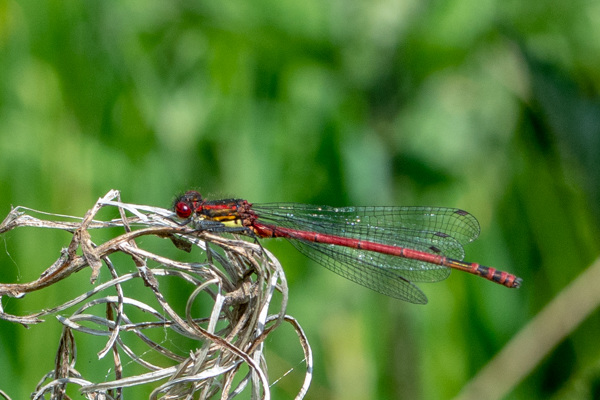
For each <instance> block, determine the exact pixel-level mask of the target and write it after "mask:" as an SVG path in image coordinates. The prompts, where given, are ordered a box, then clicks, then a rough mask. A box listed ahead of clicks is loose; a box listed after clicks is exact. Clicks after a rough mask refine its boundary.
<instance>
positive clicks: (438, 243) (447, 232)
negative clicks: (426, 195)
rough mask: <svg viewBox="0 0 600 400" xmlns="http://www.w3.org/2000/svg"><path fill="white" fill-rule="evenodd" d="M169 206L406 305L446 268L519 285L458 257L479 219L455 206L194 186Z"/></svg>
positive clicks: (421, 299)
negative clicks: (224, 193)
mask: <svg viewBox="0 0 600 400" xmlns="http://www.w3.org/2000/svg"><path fill="white" fill-rule="evenodd" d="M173 208H174V210H175V213H176V214H177V216H178V217H179V218H182V219H184V220H186V221H185V223H187V224H191V226H193V227H194V228H195V229H203V230H210V231H214V232H230V233H243V234H248V235H253V236H257V237H261V238H286V239H288V240H289V241H290V242H291V243H292V244H293V245H294V246H295V247H296V248H297V249H298V250H299V251H300V252H302V253H303V254H305V255H306V256H308V257H310V258H312V259H313V260H314V261H316V262H317V263H319V264H321V265H323V266H325V267H327V268H329V269H330V270H331V271H333V272H335V273H337V274H339V275H341V276H343V277H345V278H347V279H349V280H351V281H353V282H356V283H358V284H361V285H363V286H366V287H368V288H370V289H373V290H375V291H377V292H379V293H382V294H384V295H387V296H391V297H395V298H398V299H401V300H405V301H409V302H411V303H417V304H425V303H427V297H425V294H424V293H423V292H422V291H421V290H420V289H419V288H418V287H417V286H416V285H415V284H414V283H413V282H437V281H440V280H443V279H445V278H447V277H448V275H449V274H450V271H451V270H452V269H457V270H460V271H465V272H468V273H471V274H474V275H478V276H481V277H482V278H485V279H487V280H490V281H492V282H496V283H499V284H501V285H504V286H506V287H509V288H518V287H519V286H520V285H521V282H522V280H521V278H518V277H516V276H515V275H513V274H510V273H508V272H504V271H500V270H497V269H495V268H491V267H486V266H483V265H479V264H475V263H468V262H464V261H461V260H462V259H463V257H464V250H463V245H465V244H467V243H469V242H471V241H473V240H475V239H476V238H477V236H478V235H479V223H478V222H477V219H475V217H474V216H472V215H471V214H469V213H468V212H466V211H463V210H460V209H457V208H443V207H339V208H338V207H328V206H311V205H306V204H297V203H269V204H252V203H249V202H248V201H246V200H242V199H225V200H212V201H209V200H204V199H203V198H202V196H201V195H200V193H198V192H195V191H189V192H187V193H185V194H184V195H182V196H180V197H178V198H177V199H176V200H175V202H174V205H173Z"/></svg>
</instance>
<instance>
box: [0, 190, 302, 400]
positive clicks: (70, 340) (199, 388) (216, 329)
mask: <svg viewBox="0 0 600 400" xmlns="http://www.w3.org/2000/svg"><path fill="white" fill-rule="evenodd" d="M103 207H117V209H118V210H119V215H120V218H118V219H113V220H108V221H102V220H96V219H95V218H96V216H97V213H98V211H99V210H100V209H101V208H103ZM127 212H129V213H131V214H133V216H129V217H128V216H127V215H126V214H127ZM33 214H39V215H43V216H47V215H52V214H47V213H43V212H38V211H35V210H31V209H28V208H25V207H17V208H15V209H13V210H12V211H11V212H10V213H9V215H8V216H7V217H6V218H5V220H4V221H3V222H2V224H0V233H4V232H7V231H10V230H12V229H16V228H20V227H36V228H47V229H60V230H65V231H68V232H71V233H72V234H73V237H72V240H71V242H70V244H69V245H68V247H66V248H64V249H62V250H61V253H60V257H59V258H58V259H57V260H56V261H55V262H54V263H53V264H52V265H50V266H49V267H48V268H47V269H46V270H45V271H44V272H43V273H42V274H41V275H40V277H39V278H38V279H36V280H34V281H31V282H27V283H2V284H0V318H2V319H5V320H8V321H11V322H15V323H20V324H22V325H24V326H27V325H31V324H38V323H42V322H44V321H43V317H44V316H48V315H56V314H57V313H59V312H61V313H64V312H67V311H68V310H72V309H73V308H75V306H79V307H78V308H77V309H76V310H74V311H70V312H71V314H70V315H69V316H64V315H57V319H58V321H59V322H60V323H61V324H62V325H63V333H62V336H61V338H60V341H59V344H58V350H57V353H56V360H55V363H54V368H53V370H52V371H50V372H49V373H48V374H46V376H45V377H44V378H43V379H42V380H41V381H40V382H39V383H38V385H37V387H36V388H35V391H34V393H33V395H32V398H34V399H36V398H40V399H41V398H45V397H44V396H46V395H47V394H48V393H50V395H51V398H52V399H63V398H67V397H66V396H67V392H68V391H69V390H71V391H72V389H69V388H71V387H78V389H79V392H80V393H81V394H83V395H84V396H85V397H86V398H89V399H92V398H94V399H95V398H99V397H98V396H104V398H109V399H122V398H123V392H122V389H123V388H126V387H132V386H138V385H149V384H152V383H153V382H157V381H164V382H162V383H157V384H155V385H156V386H153V387H154V390H153V392H152V394H151V396H150V398H151V399H156V398H163V399H167V398H168V399H191V398H194V399H196V398H201V399H205V398H221V399H230V398H233V397H235V396H236V395H238V394H240V393H243V392H244V391H246V390H250V393H251V395H252V398H255V399H259V398H263V399H269V398H270V390H269V389H270V388H269V383H268V378H267V373H266V359H265V356H264V343H265V339H266V337H267V336H268V335H269V334H271V333H272V332H274V331H275V329H276V328H277V327H278V326H279V325H280V324H281V323H282V322H288V323H289V324H291V326H292V327H293V328H294V329H295V331H296V332H297V334H298V338H299V342H300V346H301V347H302V349H303V350H304V354H305V360H306V365H307V372H306V375H305V379H304V383H303V385H302V387H301V388H300V389H299V391H298V395H297V398H298V399H301V398H303V397H304V395H305V394H306V391H307V390H308V387H309V385H310V381H311V377H312V352H311V349H310V346H309V344H308V341H307V339H306V336H305V335H304V332H303V331H302V328H301V327H300V325H299V324H298V323H297V321H296V320H295V319H294V318H292V317H290V316H287V315H286V313H285V309H286V305H287V298H288V295H287V285H286V281H285V276H284V274H283V270H282V268H281V265H280V264H279V262H278V261H277V260H276V259H275V258H274V257H273V256H272V255H271V254H270V253H269V252H268V251H266V250H265V249H263V248H262V247H261V246H260V245H259V244H258V243H253V242H251V241H247V240H238V239H236V238H226V237H223V236H220V235H215V234H213V233H211V232H207V231H197V230H194V229H191V228H190V227H188V226H181V225H179V224H177V223H176V222H174V221H173V220H172V217H173V213H172V212H171V211H169V210H166V209H162V208H158V207H150V206H143V205H134V204H127V203H122V202H121V201H120V199H119V192H118V191H116V190H111V191H110V192H109V193H107V194H106V196H104V197H103V198H101V199H99V200H98V202H97V203H96V204H95V205H94V206H93V207H92V208H91V209H90V210H89V211H88V212H87V213H86V215H85V216H84V217H83V218H76V217H69V216H57V215H54V217H60V218H62V219H65V221H62V220H58V221H57V220H46V219H43V218H38V217H34V216H33ZM111 227H122V228H123V233H122V234H120V235H118V236H116V237H112V238H111V239H109V240H106V241H105V242H103V243H100V244H96V243H94V242H93V240H92V232H93V231H94V230H100V229H105V228H111ZM144 236H157V237H160V238H169V239H171V240H172V241H173V242H174V243H175V245H176V246H178V247H180V248H182V249H185V250H188V251H189V250H190V249H192V248H193V247H197V248H199V249H200V250H201V251H203V252H204V253H205V254H206V257H207V261H206V262H202V263H200V262H182V261H178V260H176V259H173V258H170V257H168V256H166V255H162V254H158V253H156V252H153V251H151V250H148V249H145V248H142V247H140V246H139V245H138V243H137V242H136V239H139V238H140V237H144ZM209 245H210V246H209ZM114 253H123V254H127V255H128V256H129V257H130V258H131V260H132V261H133V263H132V264H131V266H124V265H115V264H113V261H112V259H111V256H112V255H113V254H114ZM86 267H90V268H91V277H90V281H91V284H90V288H89V290H87V291H85V292H83V293H81V292H80V293H72V295H71V298H70V300H68V301H66V302H64V303H62V304H59V305H56V306H54V307H52V308H49V309H44V310H39V311H37V312H35V313H32V314H30V315H11V314H8V313H5V312H4V309H3V308H2V303H1V298H2V296H10V297H14V298H21V297H23V296H24V295H25V294H28V293H34V292H40V291H43V290H44V289H46V288H48V287H50V286H52V285H54V284H56V283H58V282H61V281H63V280H65V279H68V278H69V277H70V276H71V275H72V274H73V273H74V272H77V271H81V270H82V269H84V268H86ZM132 267H133V268H132ZM103 268H106V269H108V271H109V273H110V280H109V281H107V282H101V283H98V284H96V281H97V280H98V278H99V274H100V271H101V270H102V269H103ZM166 277H169V278H172V279H173V278H174V279H179V280H181V281H182V285H184V284H187V285H189V286H190V287H192V288H194V289H193V290H192V293H191V294H190V295H189V297H188V299H187V302H186V305H185V312H184V314H183V315H180V314H179V313H178V312H177V311H176V308H175V307H174V306H173V305H172V304H171V301H170V299H169V297H168V295H167V294H166V293H165V292H164V291H163V290H161V284H160V282H161V280H163V279H164V278H166ZM137 279H141V280H142V281H143V282H144V286H145V287H146V288H147V290H148V291H149V292H150V293H152V295H153V296H152V297H153V298H154V300H155V304H154V305H152V304H149V302H148V301H147V300H146V301H142V300H138V299H136V296H135V294H134V295H133V296H130V295H128V294H127V293H126V291H125V290H124V287H123V283H125V282H128V281H132V280H137ZM109 289H112V290H113V293H116V294H106V291H107V290H109ZM276 291H277V292H279V293H281V295H280V296H278V298H280V300H279V302H278V303H273V299H274V293H275V292H276ZM201 293H204V294H206V295H208V296H209V298H210V299H212V303H211V305H212V311H211V312H210V313H209V314H207V315H197V311H195V310H196V309H197V308H198V307H197V305H198V304H200V299H199V296H200V294H201ZM202 301H203V302H204V303H205V302H206V296H203V297H202ZM204 303H203V304H204ZM100 305H104V315H97V314H98V313H96V314H93V313H90V312H91V311H92V310H97V309H98V306H100ZM135 309H137V310H140V311H143V315H144V316H148V319H147V320H144V321H139V320H138V321H135V320H134V319H133V318H131V317H130V314H132V313H131V311H132V310H135ZM135 314H136V315H137V314H139V313H135ZM90 326H93V328H92V327H90ZM157 328H158V329H162V330H165V329H167V330H168V331H169V335H176V336H183V337H185V338H187V339H192V340H193V341H194V342H195V343H197V346H195V347H192V348H190V349H189V352H188V353H183V354H182V353H181V351H178V350H180V349H178V348H175V349H171V348H169V346H168V344H169V343H173V339H170V341H166V342H164V343H163V342H156V341H155V340H153V339H151V337H150V336H149V335H147V334H146V333H145V332H146V331H147V330H152V329H157ZM126 332H132V333H133V334H134V335H135V337H136V338H137V339H138V340H139V341H141V342H142V343H144V344H145V345H146V346H147V347H146V348H147V351H146V352H144V353H143V354H141V355H140V354H136V352H135V351H134V350H132V349H133V347H132V346H131V345H130V344H129V343H128V341H126V340H125V337H124V333H126ZM75 333H78V334H88V335H95V336H104V337H106V338H107V341H106V344H105V345H104V347H103V348H102V349H100V351H99V352H98V356H99V358H103V357H105V356H106V355H108V354H109V353H110V354H112V358H113V363H114V373H115V375H114V380H112V381H106V380H105V379H104V380H103V381H101V380H98V379H93V378H91V377H88V378H84V377H83V376H82V374H80V373H79V372H78V371H77V369H76V368H75V366H76V362H77V351H76V345H75V344H76V337H77V335H75ZM127 338H128V339H129V340H131V336H130V335H129V336H127ZM32 340H33V338H32ZM138 347H139V346H138ZM174 347H177V346H174ZM149 352H153V353H156V354H159V355H161V356H162V357H163V359H165V360H166V361H165V362H164V363H163V364H164V365H157V364H156V363H151V362H149V361H147V360H146V359H147V358H148V357H147V356H146V355H147V354H148V353H149ZM123 357H127V358H129V360H130V361H128V362H124V360H123ZM129 362H135V363H137V364H139V365H142V366H143V367H144V368H146V369H147V370H148V372H146V373H142V374H138V375H135V376H127V370H126V368H125V365H128V363H129ZM243 366H245V367H246V369H244V368H242V367H243ZM240 374H243V376H242V377H241V378H240V379H236V377H238V375H240ZM0 395H2V396H4V397H5V398H9V397H8V396H7V395H6V394H5V393H4V392H0Z"/></svg>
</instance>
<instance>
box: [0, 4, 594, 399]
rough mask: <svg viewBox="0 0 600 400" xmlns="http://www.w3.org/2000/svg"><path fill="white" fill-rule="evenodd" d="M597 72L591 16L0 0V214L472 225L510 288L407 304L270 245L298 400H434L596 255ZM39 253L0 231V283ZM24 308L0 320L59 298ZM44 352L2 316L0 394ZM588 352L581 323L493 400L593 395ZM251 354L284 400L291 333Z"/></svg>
mask: <svg viewBox="0 0 600 400" xmlns="http://www.w3.org/2000/svg"><path fill="white" fill-rule="evenodd" d="M599 66H600V3H599V2H598V1H577V0H575V1H574V2H564V1H552V0H542V1H538V2H534V3H533V4H530V3H528V2H520V1H514V0H509V1H499V0H484V1H474V0H470V1H469V0H442V1H429V2H420V1H414V0H406V1H402V0H400V1H393V0H381V1H377V0H376V1H339V0H337V1H336V0H333V1H317V0H302V1H288V2H280V1H269V0H262V1H254V2H247V1H238V0H228V1H224V2H200V1H198V2H183V1H180V2H166V1H165V2H161V1H152V0H150V1H137V2H136V1H122V2H106V1H96V0H90V1H85V2H75V1H65V2H62V1H48V2H39V1H19V2H16V1H4V0H0V165H1V167H0V182H1V190H0V211H1V213H2V215H3V216H4V215H6V214H7V213H8V212H9V210H10V206H11V205H14V206H16V205H26V206H29V207H32V208H36V209H40V210H44V211H49V212H55V213H64V214H71V215H83V213H84V212H85V211H86V210H87V209H89V208H90V207H91V206H92V205H93V203H94V202H95V201H96V199H97V198H98V197H100V196H103V195H104V194H105V193H106V192H107V191H108V190H109V189H111V188H115V189H119V190H120V191H121V193H122V199H123V200H124V201H127V202H133V203H143V204H149V205H158V206H169V205H170V203H171V202H172V200H173V198H174V196H175V195H176V194H177V193H180V192H182V191H185V190H187V189H190V188H194V189H198V190H200V191H201V192H202V193H203V194H204V195H205V196H206V197H209V198H222V197H243V198H247V199H249V200H250V201H253V202H269V201H294V202H304V203H315V204H330V205H340V206H342V205H437V206H448V207H460V208H463V209H466V210H469V211H470V212H471V213H473V214H474V215H475V216H477V218H478V219H479V221H480V223H481V226H482V235H481V238H480V239H479V240H478V241H477V242H475V243H473V244H472V245H470V246H468V247H467V248H466V253H467V257H466V259H467V260H469V261H476V262H481V263H483V264H486V265H493V266H496V267H501V268H502V269H505V270H508V271H511V272H514V273H516V274H518V275H520V276H521V277H522V278H523V279H524V285H523V287H522V288H521V289H520V290H509V289H506V288H503V287H501V286H499V285H494V284H492V283H489V282H486V281H484V280H482V279H478V278H476V277H473V276H468V275H467V274H460V273H454V274H452V275H451V276H450V278H449V279H447V280H446V281H444V282H441V283H436V284H423V285H420V286H421V288H422V289H423V290H424V291H425V292H426V294H427V295H428V297H429V301H430V302H429V304H428V305H427V306H415V305H412V304H408V303H403V302H400V301H396V300H394V299H390V298H386V297H384V296H382V295H379V294H377V293H375V292H372V291H369V290H367V289H364V288H362V287H360V286H357V285H355V284H352V283H350V282H348V281H346V280H344V279H342V278H339V277H338V276H336V275H334V274H332V273H330V272H329V271H327V270H325V269H323V268H321V267H319V266H316V265H314V264H312V263H311V262H309V261H308V260H306V259H305V258H304V257H303V256H302V255H300V254H299V253H297V252H295V250H294V249H293V248H291V246H289V245H287V244H284V243H281V244H280V243H274V244H272V245H271V244H270V243H267V245H268V247H269V248H271V249H273V250H274V251H276V253H277V255H279V256H280V260H281V261H282V263H283V264H284V267H285V269H286V272H287V278H288V280H289V283H290V287H291V288H290V294H291V299H290V305H289V309H288V313H289V314H292V315H294V316H295V317H296V318H297V319H298V320H299V322H300V323H301V324H302V325H303V327H304V329H305V331H306V333H307V335H308V337H309V340H310V341H311V344H312V345H313V349H314V351H315V362H316V365H315V379H314V382H313V385H312V387H311V390H310V391H309V394H308V398H309V399H392V398H393V399H420V398H422V399H448V398H452V397H454V396H456V395H457V394H458V393H459V392H460V390H461V389H462V388H463V387H465V385H466V384H467V383H468V382H469V381H470V380H471V379H472V378H473V377H474V376H475V375H476V374H477V372H478V371H480V370H481V369H482V368H483V367H484V366H485V365H486V363H487V362H488V361H489V360H490V359H492V357H493V356H494V355H495V354H497V353H498V352H499V351H500V350H501V348H502V347H503V346H504V345H505V344H506V343H507V342H508V341H509V340H510V339H511V338H512V337H514V336H515V335H516V334H517V333H518V332H519V331H520V330H521V329H522V328H523V327H524V326H525V325H526V324H527V323H528V322H529V321H530V320H531V319H532V318H533V317H534V316H535V315H536V314H537V313H538V312H539V311H540V310H542V309H543V308H544V306H545V305H546V304H547V303H548V302H549V301H551V300H552V299H553V298H555V297H556V296H557V295H558V294H559V293H560V292H561V290H562V289H563V288H564V287H565V286H566V285H568V284H569V282H571V281H572V280H573V279H575V278H576V277H577V276H578V275H579V274H581V273H582V272H584V271H585V270H586V267H587V266H589V265H590V264H591V263H592V262H593V260H594V259H595V258H596V257H597V255H598V253H599V249H600V242H599V240H598V239H599V237H600V235H599V231H598V228H597V226H598V221H599V220H600V185H599V183H600V177H599V174H600V162H599V158H600V99H599V96H598V92H599V90H598V89H599V87H600V68H599ZM44 235H47V233H39V232H34V230H32V229H28V230H25V229H23V232H15V233H12V232H11V233H9V234H7V235H4V236H3V237H2V242H3V243H2V246H3V247H4V248H3V249H2V251H0V253H2V258H0V261H1V262H2V264H1V268H0V281H1V282H5V283H6V282H17V281H19V282H26V281H28V280H31V279H35V277H37V276H39V273H41V271H42V270H43V269H44V268H45V267H47V266H48V265H49V263H51V262H52V261H54V260H55V259H56V257H57V256H58V252H59V250H60V248H61V247H62V246H66V245H67V244H68V240H69V236H68V235H67V234H62V235H60V236H59V235H57V236H55V237H54V236H53V239H47V236H44ZM88 272H89V271H88ZM88 272H82V273H80V274H78V275H81V276H80V277H79V276H78V277H77V279H79V280H80V282H82V284H85V285H87V284H89V273H88ZM598 290H600V286H599V289H598ZM31 297H34V299H33V300H32V303H29V304H28V305H27V306H24V305H22V303H20V300H15V299H7V298H4V299H2V302H3V306H4V308H5V311H7V312H10V313H20V314H23V313H27V312H33V311H35V310H36V309H38V308H40V307H51V306H53V305H56V304H58V302H59V300H60V293H56V292H52V290H51V289H49V290H48V291H47V292H45V293H44V294H41V295H37V294H34V295H31ZM36 298H37V300H35V299H36ZM36 301H37V303H36ZM577 306H578V305H576V304H573V305H569V307H573V308H576V307H577ZM288 333H289V332H288ZM40 334H41V335H43V337H44V341H39V337H40ZM59 334H60V326H59V324H58V322H57V321H56V320H55V319H54V318H52V317H50V318H47V323H46V324H43V326H35V327H32V328H31V329H29V330H26V329H24V328H23V327H21V326H15V325H13V324H10V323H8V322H5V321H0V345H1V346H2V351H0V370H1V371H2V373H0V389H2V390H4V391H6V392H7V393H8V394H10V395H11V396H13V399H19V398H26V397H27V396H28V395H29V393H30V392H31V391H32V390H33V387H34V385H35V384H36V383H37V381H38V380H39V379H40V378H41V377H42V375H43V374H44V373H45V372H46V371H49V370H51V369H52V368H53V363H54V351H55V348H56V346H57V344H58V337H59ZM599 334H600V314H599V313H598V312H594V313H593V314H591V316H589V317H588V318H587V319H585V321H584V322H583V323H582V324H581V325H580V326H579V327H578V328H577V329H576V330H575V331H574V332H573V333H571V334H570V335H569V336H568V338H566V339H565V340H564V341H562V342H561V343H560V344H559V345H558V346H557V347H556V348H554V349H552V351H549V352H548V354H547V355H546V356H545V357H544V358H543V361H542V362H541V363H540V364H539V365H537V366H536V367H535V369H534V370H533V371H532V372H531V374H529V375H527V376H525V377H524V379H523V380H522V381H521V382H520V383H519V384H518V385H517V386H516V387H514V388H511V389H510V394H509V398H511V399H532V398H544V399H547V398H556V399H562V398H569V399H572V398H582V399H586V398H590V399H591V398H600V346H599V339H598V338H599V337H600V335H599ZM539 335H540V337H542V336H543V335H544V332H543V331H540V332H539ZM282 337H285V334H284V336H282ZM32 341H37V342H35V343H37V344H34V345H32ZM99 343H100V344H98V343H95V344H93V346H92V347H93V348H90V349H89V350H88V352H89V355H90V358H89V359H85V358H83V357H84V356H83V355H82V356H80V357H81V358H80V359H79V360H78V365H79V364H81V365H87V364H93V363H95V362H96V358H95V353H96V352H98V351H100V349H101V346H102V342H99ZM80 346H81V345H80ZM267 350H268V351H269V354H271V355H272V357H273V358H274V359H275V363H276V364H277V365H278V366H277V367H276V368H273V370H271V376H270V379H271V380H272V381H273V380H275V379H277V378H278V377H279V376H281V375H282V374H283V373H284V372H285V371H286V370H287V369H289V368H295V369H296V371H294V372H292V373H291V374H290V375H289V376H286V377H284V378H283V379H282V380H281V381H279V382H278V383H277V384H276V385H275V386H274V387H273V389H272V390H273V395H274V397H275V398H277V399H279V398H282V399H283V398H291V397H292V396H293V395H292V394H293V393H294V390H297V388H298V387H299V385H300V379H301V377H302V376H301V372H302V368H303V366H304V365H303V364H302V362H301V361H302V357H301V355H300V354H299V352H298V350H297V345H296V342H295V341H294V340H293V336H292V337H291V340H289V341H288V340H283V339H282V340H277V339H273V341H272V342H267ZM290 354H292V356H291V357H290V356H289V355H290ZM109 357H110V356H109ZM286 362H287V364H286ZM515 362H519V358H518V355H515ZM106 368H108V367H106ZM100 374H101V376H106V379H111V378H112V375H111V374H110V372H109V371H108V370H107V369H104V370H101V373H100ZM502 378H503V375H502V371H499V375H498V381H497V385H503V382H502ZM129 393H133V392H129ZM140 393H142V392H139V393H137V394H136V393H133V394H131V396H132V397H130V398H140V397H142V396H145V395H146V394H140ZM143 393H146V392H143ZM137 396H139V397H137Z"/></svg>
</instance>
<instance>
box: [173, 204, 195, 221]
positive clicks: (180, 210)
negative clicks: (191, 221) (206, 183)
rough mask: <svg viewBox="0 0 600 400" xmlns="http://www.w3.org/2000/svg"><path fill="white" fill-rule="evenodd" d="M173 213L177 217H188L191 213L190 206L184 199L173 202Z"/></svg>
mask: <svg viewBox="0 0 600 400" xmlns="http://www.w3.org/2000/svg"><path fill="white" fill-rule="evenodd" d="M175 214H177V216H178V217H179V218H189V216H190V215H192V207H190V206H189V205H188V204H187V203H186V202H185V201H180V202H178V203H177V204H175Z"/></svg>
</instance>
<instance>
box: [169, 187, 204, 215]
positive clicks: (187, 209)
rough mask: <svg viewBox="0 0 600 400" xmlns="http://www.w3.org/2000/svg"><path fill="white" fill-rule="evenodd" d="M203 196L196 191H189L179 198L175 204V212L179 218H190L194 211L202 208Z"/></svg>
mask: <svg viewBox="0 0 600 400" xmlns="http://www.w3.org/2000/svg"><path fill="white" fill-rule="evenodd" d="M201 203H202V195H201V194H200V193H198V192H196V191H193V190H191V191H189V192H186V193H185V194H183V195H182V196H180V197H178V198H177V200H175V202H174V203H173V210H174V211H175V214H177V216H178V217H179V218H183V219H186V218H189V217H190V216H191V215H192V213H193V212H194V211H196V210H197V209H199V208H201V207H202V206H201V205H200V204H201Z"/></svg>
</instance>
